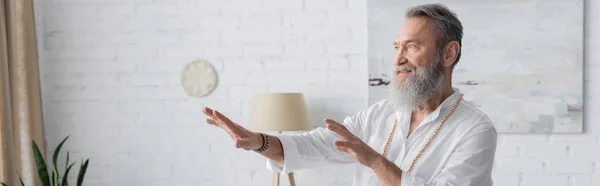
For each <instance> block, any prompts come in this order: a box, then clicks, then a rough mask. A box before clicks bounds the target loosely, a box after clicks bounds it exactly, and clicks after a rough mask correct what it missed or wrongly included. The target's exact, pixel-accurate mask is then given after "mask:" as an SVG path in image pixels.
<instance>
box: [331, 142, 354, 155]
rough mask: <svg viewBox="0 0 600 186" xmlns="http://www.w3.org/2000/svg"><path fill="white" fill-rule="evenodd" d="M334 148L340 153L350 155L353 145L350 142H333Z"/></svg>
mask: <svg viewBox="0 0 600 186" xmlns="http://www.w3.org/2000/svg"><path fill="white" fill-rule="evenodd" d="M333 146H335V148H336V149H338V150H340V151H343V152H347V153H350V151H351V150H352V146H353V145H352V143H350V142H348V141H335V142H333Z"/></svg>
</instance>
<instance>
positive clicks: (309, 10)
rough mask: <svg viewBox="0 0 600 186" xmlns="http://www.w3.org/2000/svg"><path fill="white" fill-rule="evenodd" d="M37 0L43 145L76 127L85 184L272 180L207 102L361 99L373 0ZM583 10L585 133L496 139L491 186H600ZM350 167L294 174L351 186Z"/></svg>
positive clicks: (344, 103) (355, 104)
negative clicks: (191, 93) (267, 96)
mask: <svg viewBox="0 0 600 186" xmlns="http://www.w3.org/2000/svg"><path fill="white" fill-rule="evenodd" d="M589 1H591V0H589ZM35 2H36V4H35V7H36V14H37V17H36V20H37V21H38V22H37V26H38V37H39V43H40V52H41V54H40V57H41V59H40V60H41V61H40V68H41V73H42V77H43V78H42V88H43V99H44V117H45V122H46V132H47V140H48V143H49V144H48V145H49V147H54V146H55V145H56V144H57V143H58V142H59V140H60V139H62V138H63V137H65V136H66V135H70V136H71V138H70V140H69V141H68V143H67V144H66V145H65V149H69V150H70V151H71V153H72V157H73V158H72V159H74V160H80V159H81V158H87V157H89V158H90V159H91V167H90V169H89V174H88V180H87V181H86V182H87V185H107V184H114V185H268V184H270V182H271V174H270V173H269V172H267V171H266V170H265V169H264V160H263V159H262V158H261V157H259V156H257V155H255V154H253V153H249V152H243V151H239V150H236V149H234V148H233V147H232V144H231V142H230V140H229V138H228V136H227V135H225V134H224V133H223V132H222V131H220V130H218V129H215V128H213V127H209V126H207V125H206V124H204V123H203V121H204V116H203V115H202V114H201V111H200V109H201V108H202V106H205V105H206V106H211V107H214V108H216V109H219V110H221V111H223V112H224V113H226V114H227V115H229V116H231V118H232V119H234V120H235V121H238V122H240V123H242V124H243V123H245V122H246V121H247V118H248V115H249V109H250V101H251V98H252V93H254V92H259V91H302V92H304V93H305V95H306V98H307V103H308V106H309V109H310V110H311V117H312V121H313V122H314V123H315V124H317V125H319V126H320V125H321V122H322V118H324V117H332V118H335V119H339V120H341V119H342V118H343V117H344V116H345V115H349V114H352V113H353V112H355V111H357V110H358V109H361V108H364V107H365V106H366V102H367V70H366V67H367V64H366V63H365V61H366V44H367V43H366V42H367V41H366V29H367V28H366V8H365V6H366V0H334V1H320V0H285V1H283V0H262V1H241V0H236V1H234V0H222V1H216V0H212V1H209V0H204V1H189V0H187V1H186V0H169V1H166V0H162V1H161V0H36V1H35ZM586 10H587V11H588V13H586V16H587V18H589V19H587V23H588V24H589V26H588V27H587V29H586V36H587V39H586V41H588V42H587V43H586V47H588V48H587V49H586V52H587V54H586V60H587V61H586V70H587V71H586V87H587V90H586V99H587V102H586V103H587V105H586V111H587V112H586V113H587V114H586V128H585V130H586V133H585V134H582V135H549V136H548V135H501V136H500V144H499V149H498V153H497V162H496V167H495V170H494V177H495V181H496V183H497V185H499V186H514V185H520V186H526V185H546V186H563V185H568V186H591V185H600V143H598V140H599V139H598V135H599V134H600V127H598V125H596V123H598V122H600V117H599V116H597V115H594V114H591V113H595V112H599V111H600V105H598V104H597V102H598V101H597V100H596V99H598V97H597V96H596V95H599V94H600V82H597V80H599V79H600V75H597V74H599V73H600V54H597V53H596V54H594V53H592V51H597V50H600V34H597V33H600V19H598V18H599V17H600V13H598V10H600V3H599V2H598V1H594V2H589V3H588V4H587V9H586ZM399 11H401V10H399ZM197 58H205V59H208V60H210V61H211V62H212V63H213V64H214V65H215V67H216V69H217V71H218V72H219V78H220V84H219V87H218V89H217V90H216V91H215V92H214V93H213V94H212V95H211V96H210V97H208V98H206V99H194V98H189V97H187V96H186V95H185V93H184V92H183V91H182V89H181V88H180V87H179V74H178V73H179V72H180V70H182V68H183V66H184V65H185V63H186V62H188V61H190V60H193V59H197ZM595 103H596V104H595ZM49 153H51V151H50V152H49ZM351 173H352V169H351V166H348V167H338V168H326V169H322V170H313V171H303V172H299V173H297V175H296V178H297V183H298V185H323V186H325V185H350V183H351V180H352V174H351ZM285 180H286V179H285V178H284V179H282V181H283V182H285ZM284 185H286V184H284Z"/></svg>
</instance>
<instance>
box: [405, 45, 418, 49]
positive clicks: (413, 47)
mask: <svg viewBox="0 0 600 186" xmlns="http://www.w3.org/2000/svg"><path fill="white" fill-rule="evenodd" d="M407 47H408V48H412V49H415V48H417V46H415V45H408V46H407Z"/></svg>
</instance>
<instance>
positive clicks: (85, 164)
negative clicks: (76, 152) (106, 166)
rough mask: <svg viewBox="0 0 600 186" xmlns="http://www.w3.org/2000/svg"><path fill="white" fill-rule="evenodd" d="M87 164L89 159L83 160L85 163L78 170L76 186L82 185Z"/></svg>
mask: <svg viewBox="0 0 600 186" xmlns="http://www.w3.org/2000/svg"><path fill="white" fill-rule="evenodd" d="M89 162H90V159H87V160H85V163H83V164H81V168H79V175H78V176H77V186H81V184H83V177H85V172H86V170H87V167H88V163H89Z"/></svg>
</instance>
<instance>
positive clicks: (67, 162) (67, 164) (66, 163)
mask: <svg viewBox="0 0 600 186" xmlns="http://www.w3.org/2000/svg"><path fill="white" fill-rule="evenodd" d="M67 166H69V151H67V161H66V162H65V171H67Z"/></svg>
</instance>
